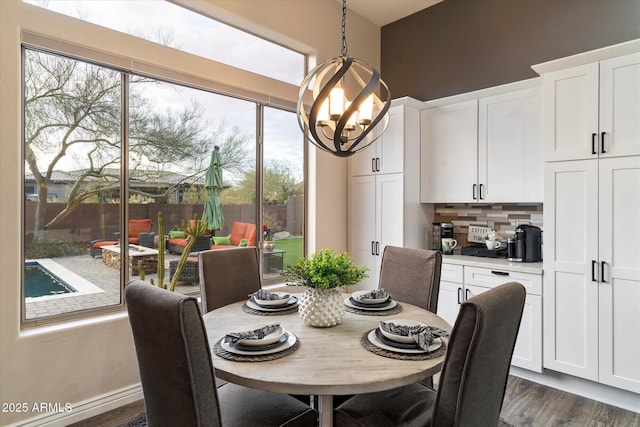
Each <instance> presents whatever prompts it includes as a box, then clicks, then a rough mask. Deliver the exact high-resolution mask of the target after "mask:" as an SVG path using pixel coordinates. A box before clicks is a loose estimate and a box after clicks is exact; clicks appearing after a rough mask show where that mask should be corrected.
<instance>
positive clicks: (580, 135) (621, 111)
mask: <svg viewBox="0 0 640 427" xmlns="http://www.w3.org/2000/svg"><path fill="white" fill-rule="evenodd" d="M544 99H545V101H544V102H545V145H546V146H545V160H546V161H561V160H576V159H590V158H597V157H617V156H628V155H637V154H640V53H633V54H629V55H624V56H620V57H616V58H612V59H606V60H603V61H600V62H594V63H590V64H586V65H580V66H576V67H572V68H568V69H564V70H559V71H555V72H551V73H549V74H546V75H545V76H544Z"/></svg>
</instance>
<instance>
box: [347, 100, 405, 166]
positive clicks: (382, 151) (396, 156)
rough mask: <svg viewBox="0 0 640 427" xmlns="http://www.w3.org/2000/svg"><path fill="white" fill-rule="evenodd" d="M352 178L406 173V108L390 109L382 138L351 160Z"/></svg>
mask: <svg viewBox="0 0 640 427" xmlns="http://www.w3.org/2000/svg"><path fill="white" fill-rule="evenodd" d="M349 165H350V174H351V176H358V175H371V174H374V173H402V172H404V107H403V106H397V107H392V108H389V124H388V126H387V129H385V131H384V133H383V134H382V136H380V138H378V139H377V140H376V141H375V142H374V143H373V144H371V145H370V146H368V147H367V148H365V149H364V150H362V151H359V152H358V153H356V154H354V155H353V156H351V158H350V159H349Z"/></svg>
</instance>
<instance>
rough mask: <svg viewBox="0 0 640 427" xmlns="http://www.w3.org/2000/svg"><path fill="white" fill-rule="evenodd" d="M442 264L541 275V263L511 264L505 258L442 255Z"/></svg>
mask: <svg viewBox="0 0 640 427" xmlns="http://www.w3.org/2000/svg"><path fill="white" fill-rule="evenodd" d="M442 263H443V264H455V265H468V266H471V267H482V268H496V269H500V270H504V271H514V272H520V273H530V274H540V275H541V274H542V263H541V262H512V261H507V259H506V258H486V257H479V256H469V255H456V254H454V255H442Z"/></svg>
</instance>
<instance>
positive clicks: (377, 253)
mask: <svg viewBox="0 0 640 427" xmlns="http://www.w3.org/2000/svg"><path fill="white" fill-rule="evenodd" d="M376 255H380V242H376Z"/></svg>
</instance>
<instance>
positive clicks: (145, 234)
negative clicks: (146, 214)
mask: <svg viewBox="0 0 640 427" xmlns="http://www.w3.org/2000/svg"><path fill="white" fill-rule="evenodd" d="M152 227H153V222H152V221H151V220H150V219H130V220H129V243H132V244H134V245H140V246H145V247H147V248H153V246H154V238H155V236H156V233H155V232H152V231H151V228H152ZM114 235H115V239H116V240H120V232H116V233H114Z"/></svg>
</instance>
